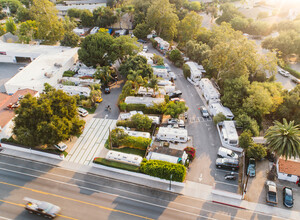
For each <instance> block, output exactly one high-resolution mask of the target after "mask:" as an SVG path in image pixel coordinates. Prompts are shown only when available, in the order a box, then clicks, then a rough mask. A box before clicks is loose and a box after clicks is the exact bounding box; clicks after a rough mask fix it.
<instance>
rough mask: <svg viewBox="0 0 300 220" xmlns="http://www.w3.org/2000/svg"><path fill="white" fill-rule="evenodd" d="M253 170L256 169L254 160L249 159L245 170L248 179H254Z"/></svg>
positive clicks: (254, 171)
mask: <svg viewBox="0 0 300 220" xmlns="http://www.w3.org/2000/svg"><path fill="white" fill-rule="evenodd" d="M255 168H256V163H255V159H254V158H250V160H249V165H248V169H247V175H249V177H255V173H256V170H255Z"/></svg>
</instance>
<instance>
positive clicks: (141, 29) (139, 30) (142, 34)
mask: <svg viewBox="0 0 300 220" xmlns="http://www.w3.org/2000/svg"><path fill="white" fill-rule="evenodd" d="M133 34H134V36H136V37H137V38H138V39H145V38H146V37H147V35H148V34H150V28H149V26H148V24H146V23H140V24H138V25H137V26H136V27H135V28H134V30H133Z"/></svg>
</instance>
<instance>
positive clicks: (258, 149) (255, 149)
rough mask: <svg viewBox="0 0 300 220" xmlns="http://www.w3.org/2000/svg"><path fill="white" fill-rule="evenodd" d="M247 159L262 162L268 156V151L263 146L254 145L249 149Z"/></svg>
mask: <svg viewBox="0 0 300 220" xmlns="http://www.w3.org/2000/svg"><path fill="white" fill-rule="evenodd" d="M246 153H247V157H253V158H254V159H256V160H261V159H263V158H264V157H265V156H267V149H266V147H264V146H263V145H261V144H253V145H252V146H250V147H249V148H248V149H247V152H246Z"/></svg>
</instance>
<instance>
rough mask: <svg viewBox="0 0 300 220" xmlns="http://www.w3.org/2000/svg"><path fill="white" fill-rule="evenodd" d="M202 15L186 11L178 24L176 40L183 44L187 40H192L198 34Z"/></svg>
mask: <svg viewBox="0 0 300 220" xmlns="http://www.w3.org/2000/svg"><path fill="white" fill-rule="evenodd" d="M202 19H203V18H202V17H201V16H200V15H199V14H197V13H196V12H194V11H192V12H190V13H188V14H187V15H186V16H185V18H184V19H183V20H181V21H180V22H179V24H178V40H179V42H180V43H182V44H183V45H184V44H185V43H186V42H188V41H189V40H194V39H195V38H196V36H197V35H198V33H199V31H200V27H201V23H202Z"/></svg>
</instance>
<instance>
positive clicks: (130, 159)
mask: <svg viewBox="0 0 300 220" xmlns="http://www.w3.org/2000/svg"><path fill="white" fill-rule="evenodd" d="M105 159H107V160H112V161H117V162H120V163H126V164H131V165H135V166H140V165H141V162H142V160H143V158H142V157H141V156H137V155H134V154H126V153H121V152H118V151H112V150H110V151H108V153H107V154H106V157H105Z"/></svg>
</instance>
